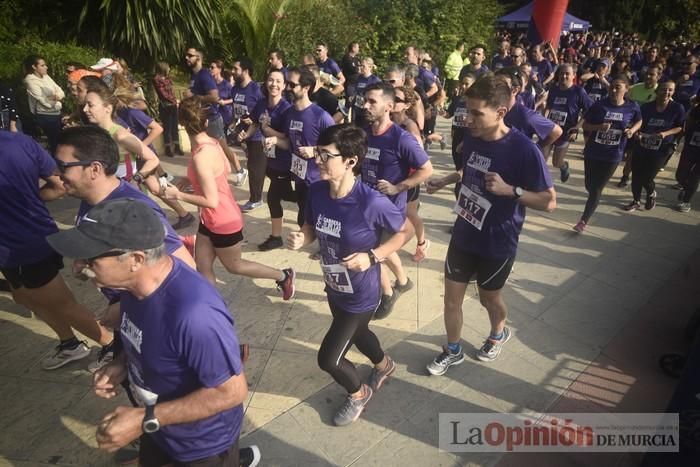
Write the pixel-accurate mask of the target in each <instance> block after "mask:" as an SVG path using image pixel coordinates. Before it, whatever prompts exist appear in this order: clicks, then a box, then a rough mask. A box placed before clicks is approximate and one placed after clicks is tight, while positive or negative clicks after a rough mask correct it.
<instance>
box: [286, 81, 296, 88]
mask: <svg viewBox="0 0 700 467" xmlns="http://www.w3.org/2000/svg"><path fill="white" fill-rule="evenodd" d="M286 86H287V87H288V88H292V89H294V88H296V87H297V86H299V83H295V82H294V81H287V84H286Z"/></svg>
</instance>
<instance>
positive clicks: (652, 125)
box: [637, 101, 685, 157]
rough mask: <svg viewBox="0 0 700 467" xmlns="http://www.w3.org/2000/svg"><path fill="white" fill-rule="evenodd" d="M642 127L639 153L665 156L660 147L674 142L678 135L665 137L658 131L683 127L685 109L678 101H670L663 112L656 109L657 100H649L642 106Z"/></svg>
mask: <svg viewBox="0 0 700 467" xmlns="http://www.w3.org/2000/svg"><path fill="white" fill-rule="evenodd" d="M641 112H642V128H640V130H639V144H638V145H637V147H638V153H639V154H643V155H644V156H645V157H646V156H650V157H653V156H661V155H663V156H665V155H666V154H665V153H664V152H661V151H660V149H661V148H662V147H665V146H666V145H668V144H670V143H673V140H674V139H675V138H676V135H671V136H667V137H665V138H663V139H661V138H659V137H658V133H660V132H662V131H666V130H670V129H671V128H677V127H683V123H684V122H685V109H684V108H683V106H682V105H681V104H679V103H678V102H674V101H670V102H669V103H668V105H667V106H666V109H664V111H663V112H659V111H658V110H656V102H654V101H652V102H647V103H646V104H644V105H642V107H641ZM666 147H667V146H666Z"/></svg>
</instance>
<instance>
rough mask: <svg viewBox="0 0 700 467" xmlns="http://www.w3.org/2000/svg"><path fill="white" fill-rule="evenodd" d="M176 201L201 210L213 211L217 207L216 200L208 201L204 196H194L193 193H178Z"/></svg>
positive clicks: (217, 201)
mask: <svg viewBox="0 0 700 467" xmlns="http://www.w3.org/2000/svg"><path fill="white" fill-rule="evenodd" d="M177 200H178V201H184V202H185V203H189V204H194V205H195V206H199V207H201V208H211V209H214V208H216V206H218V205H219V200H218V199H216V200H215V199H208V198H207V197H206V196H203V195H195V194H193V193H185V192H182V191H180V192H178V195H177Z"/></svg>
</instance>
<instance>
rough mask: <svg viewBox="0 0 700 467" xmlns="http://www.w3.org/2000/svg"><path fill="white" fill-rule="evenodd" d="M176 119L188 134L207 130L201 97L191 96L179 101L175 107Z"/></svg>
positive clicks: (205, 114)
mask: <svg viewBox="0 0 700 467" xmlns="http://www.w3.org/2000/svg"><path fill="white" fill-rule="evenodd" d="M177 121H178V122H179V123H180V125H182V126H184V127H185V130H186V131H187V133H188V134H191V135H196V134H198V133H202V132H203V131H206V130H207V113H206V112H205V111H204V109H203V108H202V98H201V97H199V96H192V97H188V98H187V99H184V100H183V101H182V102H180V106H179V107H178V109H177Z"/></svg>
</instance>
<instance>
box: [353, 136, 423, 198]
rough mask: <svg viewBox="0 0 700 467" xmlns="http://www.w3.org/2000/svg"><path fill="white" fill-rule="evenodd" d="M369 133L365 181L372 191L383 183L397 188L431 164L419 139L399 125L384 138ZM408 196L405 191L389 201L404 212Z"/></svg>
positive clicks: (364, 163)
mask: <svg viewBox="0 0 700 467" xmlns="http://www.w3.org/2000/svg"><path fill="white" fill-rule="evenodd" d="M365 131H366V132H367V154H366V155H365V158H364V160H363V161H362V181H363V182H364V183H366V184H367V185H369V186H370V187H372V188H375V189H376V188H377V182H378V181H379V180H386V181H387V182H389V183H391V184H393V185H396V184H398V183H400V182H403V181H404V180H406V179H407V178H408V174H409V171H410V170H411V169H414V170H415V169H420V168H421V167H423V165H425V164H426V163H427V162H428V160H429V158H428V155H427V154H426V153H425V150H424V149H423V148H422V147H421V145H420V144H419V143H418V141H416V138H415V136H413V135H412V134H411V133H409V132H407V131H406V130H404V129H402V128H401V127H400V126H398V125H397V124H396V123H392V124H391V126H390V127H389V128H388V129H387V130H386V131H385V132H384V133H382V134H381V135H373V134H372V129H371V128H365ZM406 196H407V193H406V192H405V191H403V192H401V193H399V194H396V195H392V196H389V199H390V200H391V201H392V202H393V203H394V204H396V206H397V207H398V208H399V209H401V210H402V211H404V210H405V208H406Z"/></svg>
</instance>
